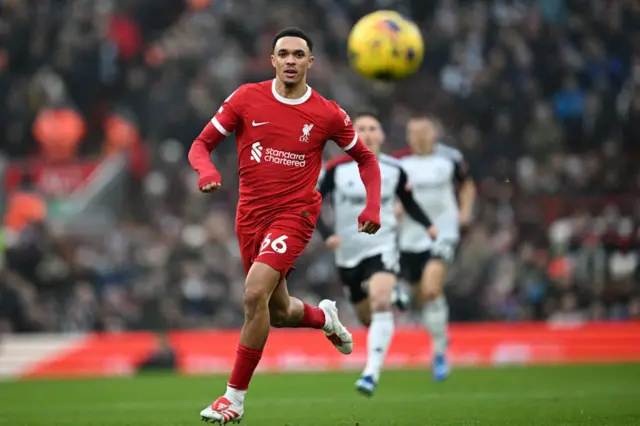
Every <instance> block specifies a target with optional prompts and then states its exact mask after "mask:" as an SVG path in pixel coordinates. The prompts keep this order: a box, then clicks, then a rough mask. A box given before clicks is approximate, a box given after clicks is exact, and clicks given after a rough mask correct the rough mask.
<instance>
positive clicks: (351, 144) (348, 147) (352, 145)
mask: <svg viewBox="0 0 640 426" xmlns="http://www.w3.org/2000/svg"><path fill="white" fill-rule="evenodd" d="M357 142H358V134H357V133H356V135H355V136H354V137H353V140H352V141H351V143H350V144H349V145H347V146H345V147H344V148H342V150H343V151H345V152H346V151H349V150H350V149H351V148H353V147H354V146H356V143H357Z"/></svg>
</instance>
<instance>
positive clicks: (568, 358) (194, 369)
mask: <svg viewBox="0 0 640 426" xmlns="http://www.w3.org/2000/svg"><path fill="white" fill-rule="evenodd" d="M238 337H239V333H238V331H186V332H172V333H170V334H169V336H168V340H169V343H170V345H171V346H172V348H173V349H174V351H175V353H176V356H177V363H178V367H177V368H178V369H179V371H180V372H181V373H183V374H204V373H216V372H228V371H229V370H230V369H231V366H232V364H233V360H234V357H235V352H236V345H237V342H238ZM354 339H355V350H354V353H353V354H351V355H350V356H344V355H341V354H339V353H338V352H337V351H336V350H335V349H334V348H333V346H332V345H331V344H330V343H329V342H328V341H326V339H325V338H324V336H323V335H322V333H321V332H319V331H317V330H305V329H293V330H282V329H278V330H273V331H272V333H271V336H270V338H269V342H268V344H267V347H266V349H265V352H264V356H263V359H262V361H261V364H260V367H259V369H260V370H262V371H296V370H305V371H309V370H341V369H349V370H351V369H359V368H362V366H363V365H364V363H365V356H366V330H364V329H358V330H356V331H355V332H354ZM157 347H158V338H157V336H155V335H154V334H152V333H120V334H108V335H100V334H95V335H90V336H87V337H86V338H85V339H82V341H81V342H79V343H77V344H75V345H74V347H73V348H69V349H68V350H65V351H62V352H58V354H53V355H52V356H51V357H47V358H46V359H45V360H43V361H40V362H39V363H38V364H37V365H33V366H31V367H30V368H29V369H28V370H27V371H24V372H23V374H22V376H24V377H51V376H57V377H60V376H61V377H70V376H112V375H126V374H129V373H132V372H134V371H135V370H136V368H137V367H138V365H139V364H140V363H141V362H142V361H143V360H144V359H146V358H147V357H148V356H150V355H151V354H152V353H153V352H154V351H155V350H156V349H157ZM430 353H431V349H430V343H429V339H428V337H427V335H426V333H425V332H424V331H423V330H422V329H420V328H400V329H398V330H397V332H396V335H395V336H394V340H393V343H392V346H391V349H390V351H389V354H388V357H387V361H386V365H387V366H388V367H390V368H403V367H411V368H416V367H418V368H419V367H422V366H426V365H428V363H429V361H430V356H429V354H430ZM450 356H451V359H452V361H453V363H454V365H473V366H476V365H477V366H490V365H502V364H524V365H528V364H544V363H562V364H567V363H609V362H640V322H624V323H590V324H581V325H564V326H560V325H550V324H504V323H500V324H468V325H454V326H452V327H451V348H450Z"/></svg>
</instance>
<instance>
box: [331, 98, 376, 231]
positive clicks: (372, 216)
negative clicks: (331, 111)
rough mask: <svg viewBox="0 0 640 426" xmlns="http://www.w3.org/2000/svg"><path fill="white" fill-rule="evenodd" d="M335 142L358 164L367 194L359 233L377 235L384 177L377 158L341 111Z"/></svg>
mask: <svg viewBox="0 0 640 426" xmlns="http://www.w3.org/2000/svg"><path fill="white" fill-rule="evenodd" d="M336 121H337V123H336V125H335V129H336V130H335V131H334V133H333V140H334V141H335V142H336V143H337V144H338V146H340V148H342V150H343V151H345V152H346V153H347V154H348V155H349V156H350V157H351V158H353V159H354V160H355V161H356V162H357V163H358V170H359V172H360V179H361V180H362V183H363V184H364V187H365V190H366V192H367V202H366V205H365V208H364V210H362V213H360V216H358V231H359V232H366V233H367V234H375V233H376V232H378V229H380V198H381V195H382V177H381V176H380V165H379V164H378V159H377V158H376V156H375V155H374V154H373V152H371V151H370V150H369V148H367V146H366V145H365V144H364V143H363V142H362V141H361V140H360V138H359V137H358V134H357V133H356V132H355V130H354V128H353V124H352V123H351V118H349V116H348V115H347V113H346V112H344V111H343V110H341V109H338V111H337V114H336Z"/></svg>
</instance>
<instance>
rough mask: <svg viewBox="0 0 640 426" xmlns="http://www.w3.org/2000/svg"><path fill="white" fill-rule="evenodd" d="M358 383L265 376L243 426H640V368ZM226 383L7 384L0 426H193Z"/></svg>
mask: <svg viewBox="0 0 640 426" xmlns="http://www.w3.org/2000/svg"><path fill="white" fill-rule="evenodd" d="M356 378H357V374H355V373H331V374H324V373H316V374H261V375H258V376H256V378H255V379H254V382H253V384H252V388H251V392H250V394H249V396H248V397H247V403H246V407H245V409H246V412H245V415H246V417H245V419H244V420H243V423H242V425H243V426H285V425H286V426H392V425H393V426H400V425H401V426H431V425H433V426H440V425H442V426H444V425H457V426H472V425H473V426H480V425H483V426H484V425H486V426H570V425H571V426H573V425H576V426H577V425H580V426H590V425H598V426H601V425H602V426H604V425H609V426H626V425H629V426H632V425H633V426H638V425H640V364H635V365H628V364H627V365H609V366H572V367H527V368H496V369H459V370H454V372H453V374H452V376H451V377H450V379H449V380H448V381H447V382H445V383H433V382H432V381H431V379H430V376H429V373H428V372H426V371H425V372H423V371H394V372H387V373H385V374H384V376H383V381H382V383H381V386H380V387H379V389H378V392H377V394H376V395H375V396H374V397H373V398H371V399H366V398H364V397H362V396H360V395H358V394H356V393H355V392H354V390H353V383H354V381H355V379H356ZM224 385H225V377H220V376H215V377H180V376H175V375H160V376H138V377H135V378H126V379H99V380H75V381H26V382H7V383H0V424H3V425H4V424H6V425H12V426H22V425H23V426H41V425H42V426H44V425H47V426H51V425H61V426H72V425H73V426H77V425H82V426H92V425H95V426H98V425H101V426H115V425H118V426H128V425H131V426H133V425H135V426H144V425H150V426H151V425H153V426H183V425H196V424H200V423H199V422H200V419H199V416H198V413H199V411H200V410H201V409H202V408H203V407H204V406H206V404H208V403H210V402H211V400H212V399H214V398H215V397H217V396H218V395H219V393H220V392H221V391H223V390H224Z"/></svg>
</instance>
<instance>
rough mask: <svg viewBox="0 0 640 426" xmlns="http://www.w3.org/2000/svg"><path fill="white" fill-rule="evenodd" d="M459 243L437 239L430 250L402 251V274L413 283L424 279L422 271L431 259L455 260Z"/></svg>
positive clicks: (448, 261)
mask: <svg viewBox="0 0 640 426" xmlns="http://www.w3.org/2000/svg"><path fill="white" fill-rule="evenodd" d="M457 247H458V243H457V242H454V241H436V242H435V243H434V245H433V247H431V249H429V250H425V251H421V252H417V253H415V252H408V251H403V252H401V253H400V271H401V272H400V275H401V276H402V278H404V279H405V280H406V281H408V282H409V283H411V284H415V283H418V282H420V280H422V271H423V270H424V268H425V266H427V263H428V262H429V260H431V259H440V260H443V261H444V262H446V263H451V262H453V260H454V258H455V254H456V250H457Z"/></svg>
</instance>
